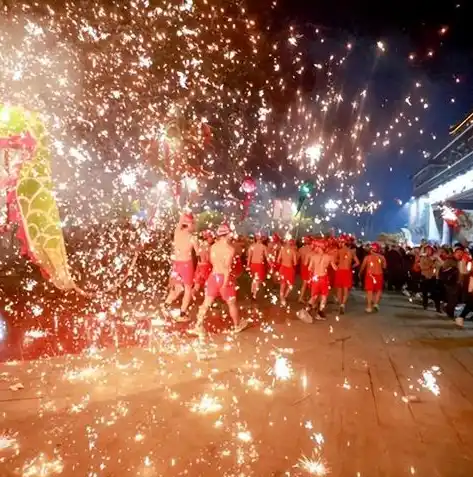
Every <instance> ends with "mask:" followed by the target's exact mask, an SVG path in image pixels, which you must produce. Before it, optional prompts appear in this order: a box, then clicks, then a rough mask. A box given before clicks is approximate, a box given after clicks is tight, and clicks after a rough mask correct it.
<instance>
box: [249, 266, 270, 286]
mask: <svg viewBox="0 0 473 477" xmlns="http://www.w3.org/2000/svg"><path fill="white" fill-rule="evenodd" d="M250 273H251V275H253V278H256V279H258V280H259V281H260V282H262V281H264V279H265V278H266V267H265V266H264V263H252V264H251V265H250Z"/></svg>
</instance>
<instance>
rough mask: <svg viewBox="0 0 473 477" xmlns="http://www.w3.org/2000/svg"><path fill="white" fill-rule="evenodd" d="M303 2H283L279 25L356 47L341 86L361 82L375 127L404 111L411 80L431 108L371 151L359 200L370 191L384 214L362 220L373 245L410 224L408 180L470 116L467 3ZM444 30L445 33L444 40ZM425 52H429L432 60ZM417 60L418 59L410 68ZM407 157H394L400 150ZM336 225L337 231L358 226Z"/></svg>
mask: <svg viewBox="0 0 473 477" xmlns="http://www.w3.org/2000/svg"><path fill="white" fill-rule="evenodd" d="M353 3H354V2H343V1H338V0H335V1H330V2H307V1H303V0H283V1H282V2H280V5H281V9H280V12H279V15H280V16H279V17H278V18H277V20H276V22H277V23H278V24H279V25H281V26H283V27H284V26H285V25H287V24H289V23H295V24H297V25H298V26H299V27H300V26H303V27H304V28H305V29H306V30H310V29H315V28H319V29H320V30H322V31H324V34H325V35H326V36H328V37H330V38H331V40H332V41H333V42H334V43H335V44H336V43H337V42H340V43H343V42H346V41H352V42H353V43H354V44H355V45H357V48H356V50H355V51H354V55H353V56H352V57H351V58H350V61H349V66H348V67H347V68H345V70H344V72H343V74H344V78H343V82H344V84H345V85H346V86H347V87H348V88H349V87H350V85H355V86H356V87H358V86H359V85H360V84H363V82H366V84H367V86H369V89H370V101H371V104H370V105H369V106H367V109H369V114H370V115H371V118H372V122H376V123H379V124H388V123H389V122H390V120H392V118H393V117H394V116H395V115H396V113H397V112H398V111H399V109H400V108H402V107H403V105H402V101H403V98H405V97H406V96H407V95H409V92H410V90H411V88H412V84H413V83H414V82H415V81H420V82H421V83H422V96H423V97H425V98H426V100H427V101H428V103H429V109H428V114H425V112H424V113H423V114H422V118H421V122H420V123H419V124H420V128H422V129H423V131H424V133H423V134H422V135H419V134H411V132H410V131H408V133H407V134H406V136H405V137H404V138H402V140H401V141H399V142H398V143H397V144H396V145H394V144H393V146H392V147H388V148H384V149H379V148H368V149H367V150H366V151H365V153H366V164H367V171H366V174H365V175H364V176H363V177H362V179H361V180H360V181H359V184H358V187H359V190H360V193H361V194H362V193H363V190H364V189H366V187H367V186H366V183H370V184H371V185H372V190H373V191H374V193H375V195H376V197H377V198H379V199H380V200H382V201H383V205H382V207H381V208H380V209H379V210H378V211H377V212H376V213H375V214H374V216H372V217H364V218H362V220H361V223H363V224H364V225H365V226H367V227H368V230H367V233H368V235H370V236H371V237H370V238H373V237H374V236H375V235H376V234H378V233H379V232H381V231H388V232H392V231H397V230H399V227H402V226H404V225H405V223H406V221H407V214H406V207H404V208H403V207H401V206H400V201H402V202H403V203H404V202H405V201H407V200H408V199H409V198H410V196H411V193H412V184H411V180H410V176H411V174H412V173H413V172H415V171H416V170H418V169H419V168H420V167H421V166H422V165H423V164H424V163H425V161H426V159H425V158H424V156H423V151H428V152H429V153H431V154H433V155H434V154H435V153H436V152H437V151H438V150H439V149H440V148H441V147H442V146H443V145H444V144H445V143H446V142H447V141H448V140H449V135H448V130H449V127H450V126H452V125H453V124H456V123H458V122H459V121H460V120H461V119H463V117H465V116H466V115H467V114H468V113H469V112H470V111H471V110H473V88H471V81H472V77H473V67H472V64H473V62H472V60H473V48H472V46H473V37H472V35H471V23H470V21H469V20H468V19H469V18H470V19H471V18H472V13H473V9H472V6H469V7H467V5H466V3H467V2H463V3H461V2H427V1H416V2H404V1H401V2H393V3H389V2H366V1H365V2H356V8H355V7H353ZM442 28H444V29H445V30H444V33H442ZM378 40H382V41H383V42H385V44H386V46H387V54H386V55H384V56H383V58H381V59H380V60H379V61H378V62H376V64H373V60H372V55H371V56H370V55H368V54H366V51H368V50H369V49H370V48H372V45H373V44H376V42H377V41H378ZM429 52H432V53H430V55H429ZM410 54H414V55H415V60H414V61H409V55H410ZM400 147H402V148H403V149H404V153H403V154H402V155H401V154H399V148H400ZM351 222H352V223H351V225H350V220H347V218H340V219H339V220H338V222H337V225H338V226H340V227H343V226H347V227H352V228H353V230H354V231H355V224H354V222H353V221H351Z"/></svg>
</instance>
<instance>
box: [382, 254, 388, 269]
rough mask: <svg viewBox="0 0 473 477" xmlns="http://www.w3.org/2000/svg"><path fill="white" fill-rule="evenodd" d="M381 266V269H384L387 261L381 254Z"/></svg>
mask: <svg viewBox="0 0 473 477" xmlns="http://www.w3.org/2000/svg"><path fill="white" fill-rule="evenodd" d="M381 266H382V267H383V270H386V267H387V262H386V258H385V257H383V256H381Z"/></svg>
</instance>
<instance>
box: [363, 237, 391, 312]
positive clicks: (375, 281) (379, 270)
mask: <svg viewBox="0 0 473 477" xmlns="http://www.w3.org/2000/svg"><path fill="white" fill-rule="evenodd" d="M385 268H386V259H385V258H384V257H383V256H382V255H381V247H380V246H379V244H378V243H373V244H371V248H370V252H369V254H368V255H366V257H365V258H364V260H363V263H362V264H361V267H360V276H362V274H363V272H365V291H366V312H367V313H372V312H373V309H374V311H378V310H379V302H380V300H381V294H382V293H383V286H384V270H385Z"/></svg>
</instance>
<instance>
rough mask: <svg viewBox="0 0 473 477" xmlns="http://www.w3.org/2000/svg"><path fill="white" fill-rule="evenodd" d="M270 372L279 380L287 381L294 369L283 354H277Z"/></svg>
mask: <svg viewBox="0 0 473 477" xmlns="http://www.w3.org/2000/svg"><path fill="white" fill-rule="evenodd" d="M271 374H272V375H273V376H274V378H275V379H277V380H279V381H288V380H289V379H291V378H292V376H293V374H294V371H293V369H292V366H291V363H290V362H289V360H288V359H287V358H286V357H285V356H277V357H276V362H275V363H274V367H273V369H272V370H271Z"/></svg>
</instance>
